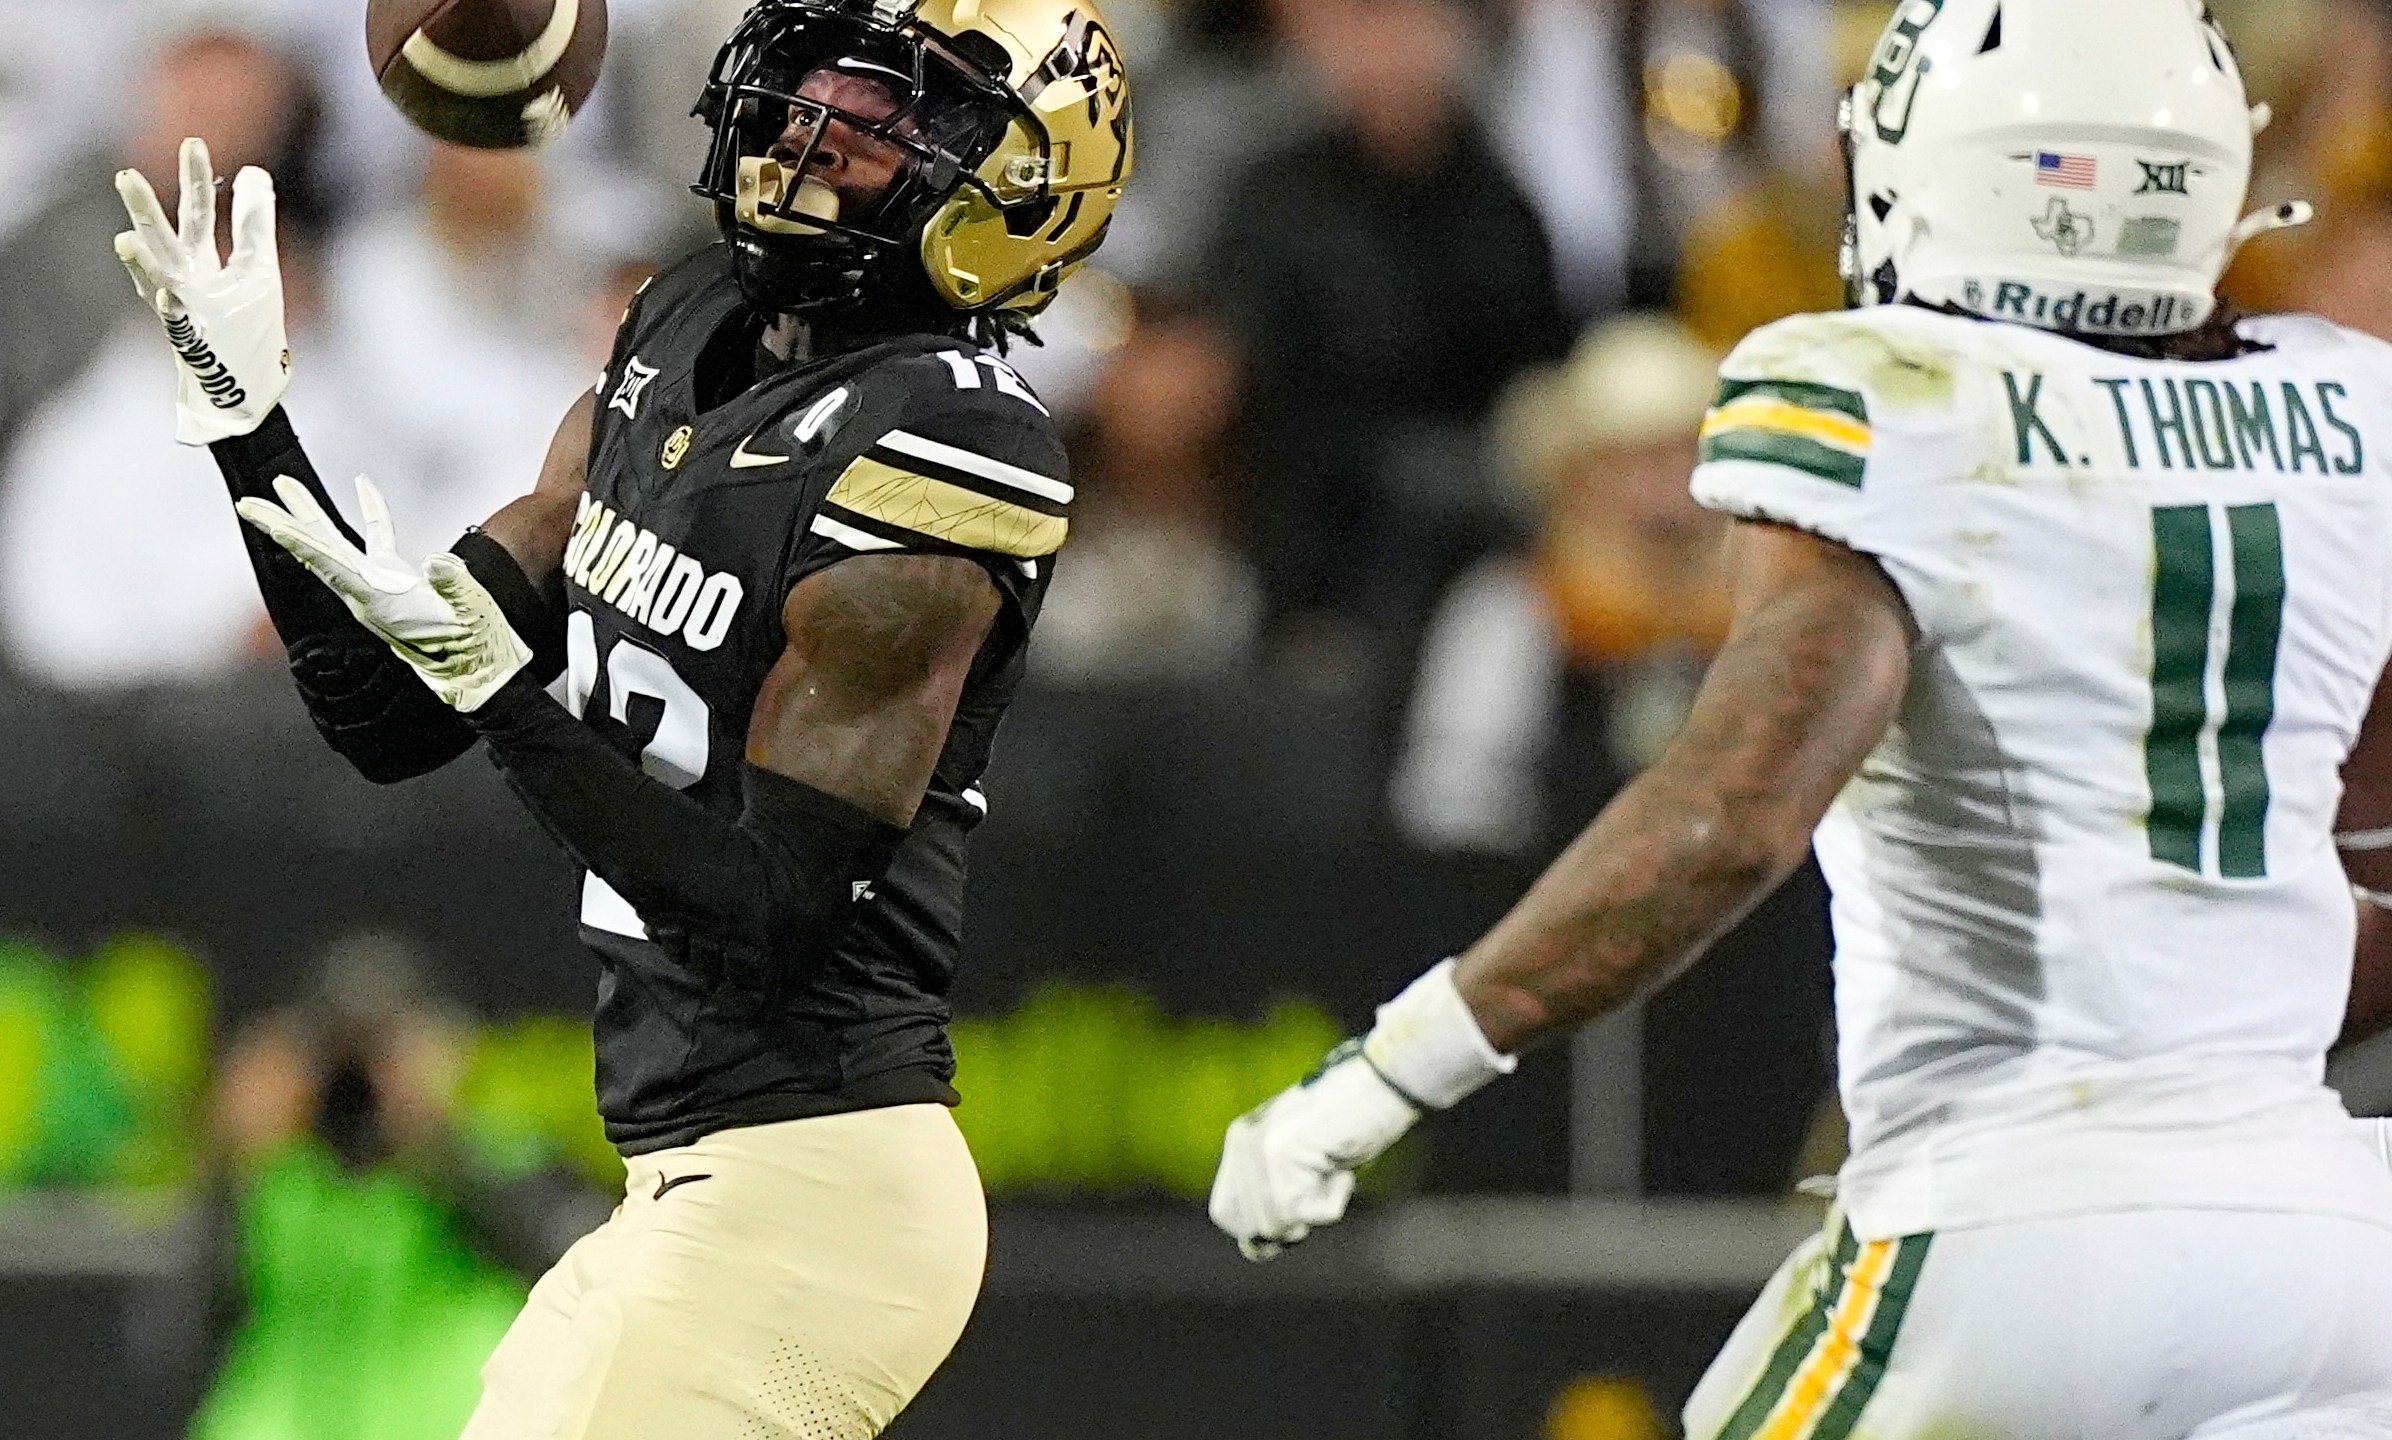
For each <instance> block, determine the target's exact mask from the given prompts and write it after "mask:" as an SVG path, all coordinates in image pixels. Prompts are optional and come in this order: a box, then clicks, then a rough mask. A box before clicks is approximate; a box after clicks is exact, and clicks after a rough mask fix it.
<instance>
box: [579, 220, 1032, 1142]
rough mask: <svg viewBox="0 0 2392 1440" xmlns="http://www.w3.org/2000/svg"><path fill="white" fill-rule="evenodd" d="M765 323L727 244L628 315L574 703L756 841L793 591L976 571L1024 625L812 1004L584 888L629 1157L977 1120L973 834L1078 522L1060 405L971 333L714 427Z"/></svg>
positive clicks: (815, 983) (783, 393) (600, 429)
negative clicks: (753, 991)
mask: <svg viewBox="0 0 2392 1440" xmlns="http://www.w3.org/2000/svg"><path fill="white" fill-rule="evenodd" d="M749 325H752V321H750V320H748V318H747V315H746V312H745V310H744V308H743V301H742V299H741V296H740V293H739V289H738V286H737V284H736V283H735V282H734V281H733V279H732V278H731V270H730V265H729V261H728V259H727V256H726V253H725V252H724V251H723V250H722V248H721V247H719V246H718V247H715V248H713V249H710V250H707V251H704V252H701V253H700V254H699V255H697V256H695V257H692V258H691V259H690V260H688V261H685V262H683V263H682V264H680V265H678V266H676V267H674V268H673V269H671V270H668V271H666V272H665V273H664V274H662V275H660V276H658V277H657V278H656V279H655V280H654V281H652V282H651V283H650V284H649V286H648V287H647V288H646V289H645V290H643V291H642V292H641V294H640V297H639V299H638V300H637V301H635V302H634V304H633V306H632V310H631V313H630V314H629V315H628V316H627V317H626V318H625V321H624V325H623V329H622V332H621V335H620V337H619V338H618V340H617V342H616V348H615V353H614V357H613V359H612V361H611V362H610V363H609V365H608V368H607V371H606V374H605V376H604V377H603V378H602V380H601V382H600V384H599V388H598V391H597V398H598V412H597V422H596V425H595V428H594V432H593V434H592V438H591V449H590V458H589V489H588V493H587V494H586V496H585V497H584V498H583V500H582V503H581V513H580V518H579V520H578V522H577V524H576V525H575V528H574V532H573V538H572V542H571V544H570V545H569V547H568V548H567V551H566V555H565V574H566V582H567V583H566V591H567V597H568V600H569V602H570V605H571V619H570V628H569V630H568V650H569V655H570V664H569V667H568V671H567V677H568V678H567V682H566V683H567V686H568V694H567V697H566V699H567V703H568V705H570V706H571V707H572V708H573V709H574V710H575V712H576V713H578V714H579V715H581V717H582V718H583V720H584V721H585V722H586V723H588V724H589V725H591V726H593V727H595V728H596V729H597V730H598V731H599V732H600V733H601V734H603V735H605V736H606V737H607V738H608V739H609V740H610V741H611V742H612V743H613V744H614V745H616V746H617V747H618V748H619V749H620V750H621V751H622V752H623V753H624V754H625V755H627V756H632V757H636V758H637V760H638V761H639V763H640V764H641V765H642V766H644V767H645V768H646V770H647V772H648V774H650V775H651V776H653V777H655V778H656V779H658V780H660V781H663V782H664V783H666V784H670V785H673V786H675V787H677V788H680V789H682V790H684V791H686V792H687V793H688V794H689V795H690V796H691V797H693V798H695V799H697V800H699V801H702V802H703V803H705V804H706V805H708V806H710V807H712V808H714V809H715V810H717V811H719V812H721V813H722V814H724V815H725V816H726V817H735V816H736V815H737V814H738V813H739V812H740V810H741V808H742V804H743V801H742V792H741V781H740V767H741V765H742V763H743V760H744V757H745V750H746V744H747V732H748V722H749V717H750V715H751V713H752V712H753V710H754V708H755V703H756V696H757V693H758V692H759V690H760V689H761V688H762V686H763V683H764V679H765V676H766V675H767V673H768V672H769V671H770V670H771V669H772V667H773V665H774V664H775V663H776V662H777V661H778V660H779V659H780V657H781V654H782V651H783V649H784V647H785V644H786V637H785V635H784V634H783V631H782V624H781V613H782V606H783V602H784V601H786V600H787V598H788V595H789V591H790V589H791V587H793V586H794V585H796V584H797V583H798V582H799V581H801V580H803V579H805V578H806V577H807V576H808V575H811V574H813V573H814V572H816V571H818V570H821V569H824V568H825V567H827V566H831V565H836V564H838V563H839V562H840V561H842V560H846V559H849V558H852V557H854V556H858V555H874V554H891V553H917V554H924V553H927V554H942V555H959V556H966V557H969V558H971V559H972V560H974V561H976V562H978V563H979V564H980V565H982V566H983V567H985V568H986V570H987V571H988V573H989V575H990V576H991V577H992V578H993V579H994V580H995V581H996V583H997V586H998V588H999V589H1000V590H1001V591H1002V592H1003V595H1004V599H1005V603H1004V606H1003V611H1002V614H1001V616H1000V618H999V620H998V622H997V624H996V627H995V629H994V631H993V633H992V634H991V636H990V638H989V640H988V642H987V643H986V645H985V646H984V647H983V649H982V651H981V653H980V655H979V657H978V660H977V662H976V663H975V666H974V668H973V671H972V674H971V677H970V680H969V681H968V683H967V684H966V685H965V687H964V690H963V695H962V700H961V703H960V705H959V706H958V709H957V713H956V716H955V722H954V726H953V728H952V729H951V730H950V732H949V734H948V737H947V744H946V748H945V751H944V752H943V753H942V755H941V756H940V759H939V762H938V767H937V772H936V774H935V776H934V777H933V779H932V781H931V784H930V790H929V794H928V795H927V797H926V798H925V799H924V800H923V802H922V808H921V812H920V814H919V816H918V817H917V818H916V820H915V822H914V825H913V828H912V831H911V832H910V833H909V834H908V836H907V837H906V839H905V841H904V843H903V844H902V845H901V846H900V847H899V849H898V851H897V855H896V859H895V861H894V862H893V863H892V864H891V866H890V867H889V870H888V873H887V875H886V877H885V878H884V879H883V880H882V881H881V882H880V883H878V884H877V885H875V886H872V887H870V888H869V890H864V889H862V887H859V893H858V894H857V895H856V896H855V897H854V904H853V911H852V916H853V918H852V919H851V920H850V922H849V923H848V924H847V925H846V926H845V928H844V930H843V931H842V932H841V933H839V934H838V936H837V938H836V940H835V941H833V942H832V943H831V945H830V947H829V953H828V954H826V955H824V956H822V957H821V960H820V963H819V965H818V966H814V967H809V971H808V973H809V974H810V975H811V976H812V977H813V978H812V979H811V981H810V983H809V984H807V985H805V986H804V987H803V988H802V989H801V991H800V993H799V994H798V996H797V998H796V1000H795V1001H794V1002H793V1003H789V1004H787V1005H785V1006H784V1007H782V1008H780V1009H778V1010H774V1011H770V1012H769V1013H768V1008H767V1006H766V1004H765V1002H763V1001H761V1000H758V999H754V998H752V997H750V996H749V995H747V994H746V993H745V992H744V991H741V990H734V989H731V988H729V987H724V986H719V985H718V986H710V985H708V984H707V983H706V982H705V981H703V980H702V979H701V978H699V977H700V975H701V973H703V972H704V971H705V970H706V968H707V967H704V966H702V965H693V964H691V963H688V956H687V953H686V949H685V948H684V947H685V945H686V939H685V937H683V936H681V935H679V934H677V933H676V932H674V931H672V930H670V929H668V928H665V927H661V926H660V927H658V928H657V929H656V930H655V931H654V932H653V933H651V930H650V927H649V926H648V925H647V923H646V922H644V921H643V920H642V918H641V917H640V916H639V915H638V914H637V913H636V912H635V911H634V910H633V909H632V907H631V906H630V905H629V904H628V903H627V902H626V901H624V900H623V899H622V898H621V896H619V895H618V894H616V893H615V892H614V891H613V890H612V889H610V888H609V887H608V886H606V885H605V884H604V882H602V881H600V880H599V879H598V878H597V877H596V876H594V875H585V876H584V877H583V880H582V909H581V935H582V938H583V941H584V943H586V944H587V945H588V946H589V947H590V949H591V950H593V951H594V952H596V954H597V956H598V959H599V963H600V967H601V973H600V979H599V990H598V1008H597V1018H596V1038H597V1050H598V1105H599V1111H600V1113H601V1115H603V1117H604V1118H605V1121H606V1127H607V1133H608V1135H609V1137H610V1138H612V1139H613V1140H614V1142H615V1143H616V1145H618V1146H619V1147H620V1148H622V1149H623V1150H624V1151H625V1152H626V1153H631V1154H636V1153H640V1152H642V1151H648V1150H656V1149H661V1148H664V1147H666V1146H671V1145H679V1144H686V1143H688V1142H689V1141H691V1140H694V1139H696V1138H697V1137H699V1136H701V1135H704V1134H707V1133H709V1132H710V1131H714V1130H718V1129H722V1128H724V1127H726V1126H732V1125H754V1124H765V1123H770V1122H773V1121H778V1120H790V1119H797V1118H801V1117H805V1116H809V1115H820V1114H828V1113H833V1112H837V1111H842V1110H859V1109H869V1108H873V1107H877V1106H885V1105H901V1104H913V1103H919V1102H932V1101H935V1102H941V1103H947V1104H952V1103H954V1101H955V1098H956V1097H955V1094H954V1091H953V1090H952V1089H951V1088H950V1084H949V1082H950V1081H951V1080H952V1079H953V1076H954V1057H953V1052H952V1051H951V1050H950V1048H949V1046H948V1043H947V1038H946V1030H945V1024H946V1021H947V1019H948V1011H947V1003H946V995H947V991H948V988H949V985H950V982H951V981H952V979H953V977H954V973H955V964H956V956H957V951H958V949H959V948H960V945H961V942H962V905H963V891H964V849H965V838H966V837H967V836H968V835H969V834H970V832H971V830H972V829H973V827H974V826H976V825H977V824H978V823H979V821H980V820H981V818H982V817H983V816H984V815H985V814H986V813H987V808H988V806H987V801H986V799H985V797H984V796H983V795H982V794H981V792H980V790H979V788H978V785H979V780H980V775H981V772H982V770H983V769H984V768H985V767H986V765H987V762H988V755H989V746H990V743H991V742H992V741H993V740H994V738H995V736H996V731H997V723H998V721H999V719H1000V718H1001V717H1002V716H1003V714H1004V712H1005V707H1006V705H1007V703H1008V702H1009V701H1010V700H1011V698H1012V695H1013V692H1014V689H1015V686H1016V685H1017V683H1018V682H1019V679H1020V675H1021V671H1022V661H1023V651H1024V647H1025V645H1026V643H1027V641H1028V638H1029V634H1030V629H1031V626H1032V625H1033V624H1034V623H1035V622H1036V620H1037V618H1038V609H1039V604H1040V601H1041V599H1042V598H1043V597H1044V595H1045V593H1046V587H1047V582H1048V579H1049V576H1050V575H1051V573H1052V565H1053V556H1054V553H1055V551H1056V550H1057V549H1058V548H1059V547H1060V546H1061V545H1062V543H1063V538H1064V534H1065V531H1066V527H1067V524H1068V515H1067V511H1068V507H1069V505H1070V502H1071V498H1072V491H1071V487H1070V486H1069V485H1068V484H1066V483H1065V476H1066V469H1065V464H1064V454H1063V446H1062V443H1061V441H1060V440H1059V439H1058V438H1057V436H1056V434H1055V429H1054V426H1053V425H1052V423H1051V422H1050V420H1049V418H1048V416H1047V413H1046V410H1045V408H1044V407H1043V406H1042V405H1041V404H1040V403H1039V401H1038V399H1037V397H1036V396H1035V395H1034V394H1032V393H1031V391H1030V389H1029V388H1028V387H1027V386H1026V385H1024V384H1023V383H1022V380H1021V378H1020V377H1019V376H1018V375H1016V374H1015V373H1014V372H1013V370H1012V369H1011V368H1010V367H1008V366H1007V365H1006V364H1005V363H1004V362H1003V361H1002V360H1001V359H999V358H998V357H996V356H995V355H991V354H986V353H983V352H981V351H980V350H979V349H978V348H976V347H975V346H973V345H971V344H970V343H968V342H966V341H963V340H959V339H956V338H953V337H948V336H936V335H915V336H908V337H903V338H898V339H893V340H890V341H888V342H887V343H883V344H877V345H873V346H870V347H869V348H865V349H860V350H854V351H850V352H848V353H845V354H841V355H836V356H831V357H827V358H824V359H820V360H814V361H809V362H801V363H798V364H795V365H792V366H790V367H788V368H784V369H781V370H779V371H777V372H774V373H771V374H768V375H766V376H764V378H762V379H760V380H758V381H757V382H756V383H755V384H754V385H753V386H751V387H750V388H748V389H746V390H744V391H742V392H740V393H738V394H736V395H735V396H733V397H732V398H730V399H728V400H726V401H724V402H722V403H720V404H718V405H716V406H714V407H713V408H711V409H707V410H704V411H701V410H700V409H699V408H698V407H699V405H700V404H701V369H702V368H703V365H704V364H706V363H709V362H704V361H702V360H701V357H702V356H705V355H709V354H711V353H716V352H717V351H719V347H720V342H719V341H718V340H717V337H718V333H720V334H725V335H728V334H732V333H733V332H735V331H738V332H739V333H741V334H744V333H747V332H745V331H741V330H740V327H742V326H749ZM710 346H711V347H715V348H714V349H712V350H710Z"/></svg>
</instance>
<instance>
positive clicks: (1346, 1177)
mask: <svg viewBox="0 0 2392 1440" xmlns="http://www.w3.org/2000/svg"><path fill="white" fill-rule="evenodd" d="M1353 1198H1354V1172H1353V1171H1351V1170H1336V1171H1332V1172H1330V1173H1329V1174H1327V1175H1324V1176H1321V1177H1320V1178H1319V1179H1318V1180H1316V1181H1314V1182H1312V1183H1310V1184H1307V1185H1304V1186H1302V1187H1300V1188H1299V1189H1297V1191H1296V1192H1295V1193H1294V1194H1293V1195H1290V1196H1287V1197H1286V1206H1285V1208H1286V1211H1287V1214H1288V1218H1290V1219H1292V1220H1295V1221H1297V1222H1298V1224H1297V1227H1296V1228H1297V1229H1299V1230H1308V1229H1310V1228H1311V1227H1313V1226H1315V1225H1334V1224H1336V1223H1337V1222H1338V1221H1340V1220H1343V1219H1344V1218H1345V1212H1346V1206H1347V1204H1348V1203H1350V1202H1351V1201H1352V1200H1353Z"/></svg>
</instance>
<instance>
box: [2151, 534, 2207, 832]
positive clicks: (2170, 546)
mask: <svg viewBox="0 0 2392 1440" xmlns="http://www.w3.org/2000/svg"><path fill="white" fill-rule="evenodd" d="M2151 534H2152V541H2153V548H2154V550H2155V551H2156V552H2157V554H2158V557H2159V563H2158V567H2157V572H2156V574H2155V575H2154V577H2153V580H2152V586H2151V732H2150V734H2148V735H2146V736H2145V737H2144V740H2143V771H2144V774H2145V776H2146V777H2147V778H2148V779H2149V780H2150V782H2151V818H2150V820H2149V822H2148V824H2147V826H2146V828H2147V829H2148V830H2149V831H2150V836H2151V858H2152V859H2154V860H2163V861H2166V862H2167V863H2168V864H2170V865H2181V866H2183V867H2184V868H2185V869H2187V870H2199V869H2200V868H2201V830H2202V826H2203V824H2204V822H2205V821H2206V820H2207V818H2208V813H2209V796H2208V792H2207V790H2206V788H2205V787H2204V786H2203V785H2202V783H2201V732H2202V731H2203V730H2205V729H2207V728H2208V726H2209V697H2208V694H2207V690H2206V685H2205V680H2206V676H2207V674H2208V671H2209V613H2210V607H2211V605H2212V603H2213V602H2214V601H2215V599H2216V595H2215V587H2216V583H2217V582H2216V560H2215V556H2214V555H2213V553H2212V546H2211V543H2210V537H2209V507H2208V506H2206V505H2170V506H2166V507H2164V508H2161V509H2158V510H2154V511H2152V512H2151Z"/></svg>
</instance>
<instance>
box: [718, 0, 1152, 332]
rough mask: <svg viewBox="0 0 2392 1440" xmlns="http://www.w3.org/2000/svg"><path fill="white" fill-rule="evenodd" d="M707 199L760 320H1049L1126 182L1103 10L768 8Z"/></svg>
mask: <svg viewBox="0 0 2392 1440" xmlns="http://www.w3.org/2000/svg"><path fill="white" fill-rule="evenodd" d="M697 113H698V114H699V115H701V116H702V117H704V118H705V120H706V121H707V123H708V124H709V125H710V126H712V127H713V130H714V144H713V146H712V148H711V150H710V152H709V154H708V157H707V162H706V169H705V171H704V173H703V174H702V175H701V177H700V178H699V182H698V184H697V186H696V187H695V188H696V189H697V192H698V193H699V194H700V195H702V196H704V197H706V198H707V199H709V200H711V201H713V202H714V205H715V209H716V216H717V219H718V222H719V223H720V225H721V227H722V230H723V234H724V237H725V239H726V240H727V241H729V243H730V244H731V247H732V250H733V254H734V259H735V263H736V266H737V269H738V273H739V276H740V280H741V283H742V285H743V286H745V287H746V289H747V291H748V294H749V297H750V299H751V300H753V301H754V302H755V303H756V304H758V305H759V306H760V307H762V308H767V309H771V310H776V311H785V312H802V311H817V310H824V309H836V308H842V307H852V306H857V305H867V304H882V305H892V304H894V305H904V304H906V303H907V302H909V301H910V302H913V303H914V304H917V305H921V304H929V305H935V306H937V307H940V308H943V309H945V310H948V311H952V312H960V313H962V314H965V315H971V316H981V317H987V318H989V319H991V320H997V321H1003V320H1014V321H1018V320H1020V319H1026V318H1027V317H1028V316H1031V315H1035V314H1036V313H1038V312H1039V311H1040V310H1042V309H1044V308H1045V307H1046V305H1047V304H1048V302H1050V301H1051V300H1053V299H1054V296H1055V292H1056V290H1057V289H1058V288H1059V287H1060V286H1061V284H1062V283H1063V279H1064V277H1065V276H1067V275H1069V274H1070V273H1071V272H1072V271H1073V270H1074V269H1075V268H1077V267H1078V266H1079V265H1080V263H1081V262H1083V261H1085V260H1086V259H1087V258H1088V257H1089V256H1090V255H1091V254H1093V253H1095V251H1096V248H1097V246H1099V245H1100V244H1102V243H1103V242H1104V238H1105V232H1106V229H1107V227H1108V226H1109V225H1110V224H1111V222H1112V217H1113V208H1114V206H1115V205H1116V204H1117V203H1118V202H1119V201H1120V198H1121V187H1122V185H1123V183H1124V182H1125V181H1127V180H1128V178H1129V173H1130V157H1131V147H1132V126H1131V120H1130V95H1129V77H1128V75H1127V73H1126V72H1125V71H1124V69H1123V67H1122V61H1121V53H1120V51H1119V50H1118V49H1117V48H1116V47H1115V45H1114V42H1113V37H1112V34H1111V32H1110V31H1108V30H1107V29H1106V27H1105V22H1104V18H1103V16H1101V15H1100V14H1098V12H1097V10H1096V8H1095V6H1094V5H1093V4H1092V3H1089V0H761V3H759V4H757V5H756V6H755V8H754V9H753V10H751V11H750V12H749V14H748V16H747V18H746V19H745V20H744V21H743V22H742V23H741V25H740V27H739V30H738V32H737V33H736V34H734V35H733V36H732V37H731V41H730V43H729V44H727V45H725V46H724V47H723V50H722V53H721V55H720V56H718V57H717V59H716V61H715V68H714V73H713V76H712V78H711V79H710V81H709V82H708V84H707V88H706V93H705V96H704V98H703V99H701V101H700V102H699V104H698V109H697Z"/></svg>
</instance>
